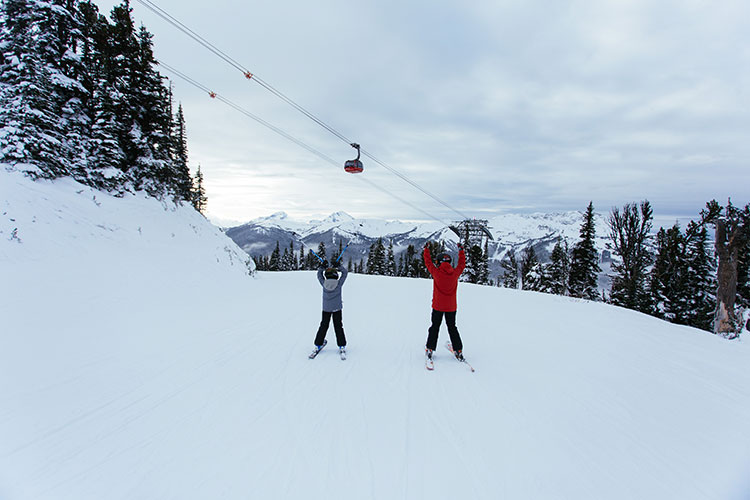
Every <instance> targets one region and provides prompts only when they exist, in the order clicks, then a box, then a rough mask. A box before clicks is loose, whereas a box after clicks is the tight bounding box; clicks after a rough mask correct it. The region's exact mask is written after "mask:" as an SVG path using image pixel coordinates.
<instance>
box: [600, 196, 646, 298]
mask: <svg viewBox="0 0 750 500" xmlns="http://www.w3.org/2000/svg"><path fill="white" fill-rule="evenodd" d="M651 221H652V210H651V204H650V203H649V202H648V201H643V202H641V204H640V206H639V205H636V204H634V203H628V204H626V205H625V206H624V207H623V209H622V211H620V210H619V209H618V208H614V209H613V210H612V212H611V214H610V216H609V219H608V220H607V224H608V225H609V228H610V232H609V237H610V239H611V240H612V245H613V247H614V251H615V254H616V255H618V256H619V260H618V261H615V262H613V264H612V270H613V271H614V272H615V275H614V276H613V277H612V292H611V295H610V297H611V300H612V303H614V304H616V305H619V306H622V307H627V308H628V309H634V310H636V311H640V312H643V313H651V312H652V311H653V302H652V300H651V295H650V293H649V291H648V268H649V266H650V265H651V262H652V260H653V259H652V256H651V253H650V250H649V248H648V241H649V237H650V234H651Z"/></svg>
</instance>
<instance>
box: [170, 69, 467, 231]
mask: <svg viewBox="0 0 750 500" xmlns="http://www.w3.org/2000/svg"><path fill="white" fill-rule="evenodd" d="M157 62H158V64H159V65H160V66H161V67H163V68H164V69H166V70H167V71H169V72H170V73H173V74H174V75H176V76H178V77H180V78H181V79H183V80H185V81H186V82H188V83H189V84H191V85H193V86H194V87H196V88H198V89H200V90H202V91H203V92H205V93H207V94H208V95H209V97H211V98H212V99H216V100H218V101H221V102H223V103H224V104H226V105H227V106H229V107H231V108H233V109H234V110H235V111H238V112H240V113H242V114H243V115H245V116H247V117H248V118H251V119H253V120H255V121H256V122H257V123H259V124H261V125H263V126H264V127H266V128H268V129H269V130H271V131H273V132H275V133H276V134H278V135H280V136H282V137H284V138H285V139H287V140H289V141H291V142H293V143H295V144H297V145H298V146H300V147H301V148H303V149H305V150H307V151H309V152H310V153H312V154H314V155H315V156H317V157H318V158H320V159H322V160H324V161H327V162H328V163H330V164H332V165H333V166H335V167H337V168H338V166H339V162H337V161H336V160H334V159H333V158H331V157H329V156H327V155H326V154H324V153H321V152H320V151H318V150H317V149H315V148H313V147H312V146H309V145H308V144H306V143H304V142H303V141H301V140H299V139H297V138H296V137H294V136H293V135H291V134H289V133H287V132H285V131H284V130H282V129H280V128H279V127H277V126H275V125H273V124H271V123H269V122H267V121H266V120H264V119H263V118H261V117H259V116H257V115H255V114H254V113H251V112H250V111H248V110H246V109H245V108H243V107H242V106H240V105H238V104H236V103H234V102H232V101H230V100H229V99H227V98H226V97H224V96H222V95H220V94H218V93H217V92H215V91H213V90H211V89H210V88H209V87H206V86H205V85H203V84H202V83H200V82H198V81H196V80H194V79H193V78H191V77H189V76H187V75H186V74H185V73H183V72H181V71H179V70H178V69H176V68H174V67H172V66H170V65H169V64H166V63H165V62H164V61H161V60H159V61H157ZM357 178H358V179H360V180H362V181H363V182H366V183H367V184H369V185H370V186H372V187H374V188H375V189H377V190H379V191H381V192H383V193H385V194H387V195H388V196H390V197H392V198H394V199H396V200H398V201H400V202H401V203H403V204H405V205H407V206H409V207H411V208H413V209H414V210H416V211H418V212H420V213H422V214H424V215H425V216H427V217H428V218H430V219H432V220H434V221H436V222H439V223H440V224H443V225H445V226H447V227H449V228H451V230H453V231H454V232H456V231H455V229H453V226H451V224H449V223H447V222H445V221H444V220H441V219H439V218H437V217H435V216H434V215H432V214H430V213H429V212H427V211H425V210H424V209H422V208H419V207H418V206H416V205H414V204H413V203H410V202H409V201H406V200H405V199H403V198H401V197H400V196H398V195H396V194H394V193H392V192H391V191H389V190H387V189H385V188H383V187H381V186H379V185H378V184H376V183H374V182H373V181H371V180H370V179H367V178H365V177H357Z"/></svg>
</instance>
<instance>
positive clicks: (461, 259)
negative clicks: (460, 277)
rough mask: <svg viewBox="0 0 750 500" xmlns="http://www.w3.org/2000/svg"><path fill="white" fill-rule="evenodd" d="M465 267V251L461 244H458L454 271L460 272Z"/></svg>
mask: <svg viewBox="0 0 750 500" xmlns="http://www.w3.org/2000/svg"><path fill="white" fill-rule="evenodd" d="M465 267H466V252H464V247H463V245H460V244H459V246H458V266H456V271H457V272H458V274H461V273H462V272H464V268H465Z"/></svg>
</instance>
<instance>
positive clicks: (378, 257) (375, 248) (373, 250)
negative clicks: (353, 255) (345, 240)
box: [367, 238, 388, 276]
mask: <svg viewBox="0 0 750 500" xmlns="http://www.w3.org/2000/svg"><path fill="white" fill-rule="evenodd" d="M387 272H388V257H387V254H386V249H385V245H384V244H383V239H382V238H378V241H376V242H375V243H373V244H372V245H370V252H369V254H368V257H367V274H376V275H379V276H385V275H386V274H387Z"/></svg>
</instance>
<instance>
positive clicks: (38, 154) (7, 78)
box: [0, 0, 88, 178]
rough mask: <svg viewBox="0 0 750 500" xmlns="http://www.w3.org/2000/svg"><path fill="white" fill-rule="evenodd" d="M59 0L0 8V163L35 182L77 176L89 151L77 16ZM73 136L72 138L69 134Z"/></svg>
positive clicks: (20, 0) (25, 0)
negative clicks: (84, 134) (37, 178)
mask: <svg viewBox="0 0 750 500" xmlns="http://www.w3.org/2000/svg"><path fill="white" fill-rule="evenodd" d="M65 4H66V2H64V1H63V0H53V1H41V0H5V1H4V2H3V4H2V6H1V7H0V17H2V19H3V21H2V29H1V30H0V37H2V38H0V50H1V51H2V60H1V61H0V102H2V103H3V105H2V106H0V162H3V163H7V164H10V165H11V166H12V167H14V168H16V169H18V170H22V171H25V172H27V173H29V174H30V175H32V176H34V177H45V178H55V177H61V176H67V175H73V176H76V177H81V176H82V175H84V172H83V171H82V170H81V169H82V168H83V160H82V153H81V152H85V151H87V149H88V148H87V146H86V144H85V141H84V138H83V137H82V131H83V130H84V129H85V126H86V119H85V116H84V115H83V111H82V109H83V102H82V100H83V99H84V97H85V94H86V90H85V89H84V88H83V86H82V85H81V82H80V80H79V78H81V75H80V60H79V59H78V56H77V55H76V54H75V52H74V51H73V47H74V46H75V41H74V38H75V37H77V36H78V35H77V33H78V31H76V29H77V26H76V19H75V17H74V15H73V13H71V12H70V11H69V10H68V9H67V8H66V7H67V6H66V5H65ZM69 135H70V137H69Z"/></svg>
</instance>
